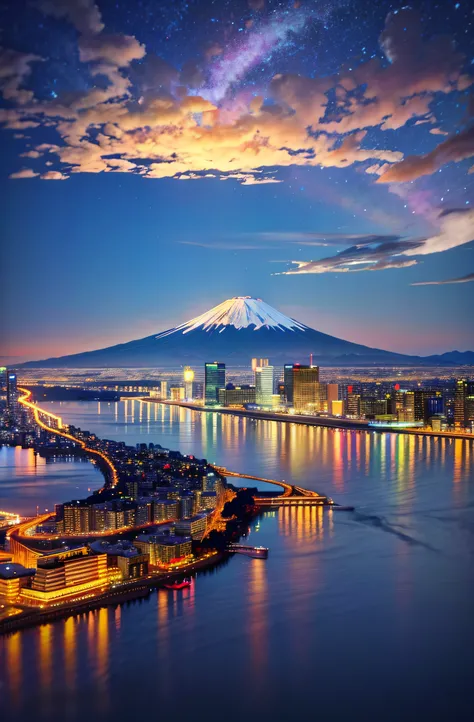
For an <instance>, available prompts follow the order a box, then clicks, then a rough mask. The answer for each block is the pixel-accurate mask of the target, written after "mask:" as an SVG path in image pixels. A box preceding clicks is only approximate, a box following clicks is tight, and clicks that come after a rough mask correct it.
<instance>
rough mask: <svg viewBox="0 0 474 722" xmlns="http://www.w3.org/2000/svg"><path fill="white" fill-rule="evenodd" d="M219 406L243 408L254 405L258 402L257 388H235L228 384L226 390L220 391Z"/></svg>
mask: <svg viewBox="0 0 474 722" xmlns="http://www.w3.org/2000/svg"><path fill="white" fill-rule="evenodd" d="M218 399H219V404H221V405H222V406H243V405H244V404H254V403H255V400H256V392H255V386H247V385H243V386H234V385H233V384H227V386H226V387H225V389H219V391H218Z"/></svg>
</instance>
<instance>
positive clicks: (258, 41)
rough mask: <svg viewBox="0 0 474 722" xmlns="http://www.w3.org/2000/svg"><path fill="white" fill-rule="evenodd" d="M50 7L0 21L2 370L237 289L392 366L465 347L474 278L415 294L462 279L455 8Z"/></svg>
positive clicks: (464, 248) (465, 264) (131, 330)
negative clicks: (378, 351) (391, 358)
mask: <svg viewBox="0 0 474 722" xmlns="http://www.w3.org/2000/svg"><path fill="white" fill-rule="evenodd" d="M257 4H258V3H257ZM53 5H54V6H55V11H54V13H55V14H54V16H51V14H50V13H46V14H45V12H40V11H39V10H38V9H37V8H33V9H31V6H30V5H29V4H27V3H25V7H24V8H23V7H22V3H18V6H15V9H11V8H10V10H9V12H10V15H8V14H7V11H3V17H2V16H0V17H2V20H3V23H4V25H5V27H6V28H7V29H8V31H6V32H5V33H4V34H3V36H2V39H3V46H4V50H3V59H2V51H0V89H2V91H3V97H4V100H3V103H2V106H1V109H0V120H2V121H3V130H1V131H0V152H2V158H3V159H4V162H3V164H2V166H3V170H2V176H1V178H0V183H1V193H2V198H3V199H4V201H5V209H6V211H5V213H4V217H3V224H2V225H3V228H2V239H3V242H4V245H5V249H6V252H5V253H4V255H3V258H4V263H2V269H1V282H2V288H3V291H2V296H3V297H2V305H3V308H4V309H5V311H6V312H5V313H4V314H2V316H3V318H2V336H3V339H4V344H3V343H2V351H4V354H5V355H6V356H9V357H13V358H16V359H18V360H20V359H26V358H40V357H44V356H51V355H60V354H63V353H72V352H76V351H81V350H89V349H94V348H98V347H101V346H106V345H111V344H113V343H117V342H121V341H127V340H131V339H132V338H139V337H141V336H146V335H150V334H152V333H154V332H158V331H160V330H164V329H165V328H168V327H170V326H173V325H175V324H177V323H179V322H181V321H184V320H186V319H187V318H189V317H191V316H194V315H197V314H198V313H201V312H203V311H205V310H206V309H207V308H209V307H210V306H212V305H215V304H217V303H219V302H221V301H222V300H224V299H225V298H228V297H230V296H234V295H252V296H258V297H261V298H263V299H264V300H265V301H267V302H268V303H270V304H271V305H273V306H275V307H277V308H279V309H280V310H282V311H284V312H285V313H287V314H289V315H291V316H294V317H296V318H297V319H298V320H300V321H303V322H305V323H307V324H309V325H311V326H313V327H315V328H317V329H318V330H321V331H324V332H326V333H330V334H332V335H335V336H340V337H343V338H346V339H348V340H351V341H357V342H359V343H364V344H368V345H371V346H378V347H382V348H386V349H389V350H394V351H400V352H408V353H421V354H424V353H426V354H428V353H435V352H443V351H447V350H451V349H454V348H457V349H459V350H467V349H469V348H471V349H472V348H473V347H474V343H473V339H474V322H473V314H472V311H471V306H472V299H473V289H474V284H473V283H469V282H465V283H458V282H453V283H444V284H443V285H426V286H413V285H411V284H413V283H420V282H425V281H446V280H449V281H456V280H458V279H461V278H463V277H464V276H466V274H469V273H472V271H474V260H473V250H474V244H473V243H472V238H474V218H473V216H472V214H471V210H470V209H471V204H472V203H473V201H474V198H473V179H474V175H472V174H469V169H470V167H471V166H472V155H473V153H474V143H473V141H472V137H471V136H472V133H471V128H472V125H471V115H470V113H471V111H472V108H471V109H470V107H469V92H470V88H471V85H470V83H471V82H472V78H471V74H470V71H471V67H472V66H471V65H470V61H469V57H468V54H467V50H468V48H469V37H467V38H466V32H465V30H466V29H467V30H468V31H470V29H471V25H469V22H470V19H469V22H468V20H467V18H470V17H471V16H469V13H468V8H467V6H466V8H464V7H460V8H458V10H454V9H453V8H450V9H449V11H447V10H446V9H444V8H442V9H438V10H436V9H434V10H432V11H431V12H428V10H427V7H428V6H427V5H426V4H425V5H423V4H422V3H418V4H417V9H418V11H419V12H418V16H416V15H414V14H412V13H414V12H415V11H410V13H409V14H407V15H406V16H404V20H403V22H402V23H401V25H400V21H399V16H398V14H396V15H395V16H394V15H392V16H389V19H387V15H388V14H389V13H390V12H392V13H393V11H394V10H395V9H396V6H395V5H393V4H392V3H381V4H380V7H379V6H378V7H377V8H376V9H371V7H370V6H371V4H369V3H362V2H359V3H353V4H352V5H351V7H350V8H348V6H347V5H345V4H344V3H339V4H335V5H334V7H333V8H332V9H331V10H330V11H328V12H327V13H325V14H324V16H322V15H321V11H320V9H319V10H318V7H319V8H320V4H319V5H317V4H316V3H311V2H308V3H306V7H305V9H304V12H305V15H304V16H301V15H298V14H297V13H298V12H299V10H298V9H295V8H294V6H293V4H292V3H288V4H286V3H281V2H280V3H271V2H268V3H262V4H261V7H259V8H258V9H255V8H254V7H249V4H248V3H247V2H242V3H234V4H233V5H232V7H231V6H230V4H229V3H223V4H220V5H219V15H218V17H215V10H216V6H215V4H213V3H211V2H197V1H196V2H194V3H188V4H181V3H176V4H174V5H173V8H174V10H173V8H171V9H170V8H169V7H168V9H167V8H165V6H164V4H162V3H159V2H156V3H145V4H141V5H140V6H137V7H135V5H134V6H133V8H132V6H131V5H128V4H126V3H118V4H116V12H115V13H113V12H112V9H113V8H112V5H111V4H110V3H108V2H99V3H98V4H95V3H93V2H92V1H91V2H90V3H88V4H87V3H86V6H85V8H86V11H87V12H88V13H89V14H88V15H87V13H86V15H85V16H84V14H83V15H80V16H78V15H77V13H76V14H75V15H74V16H72V15H71V12H70V8H71V6H74V3H72V5H71V4H69V6H68V7H69V10H68V12H69V15H67V14H65V13H66V11H65V10H64V2H63V1H62V0H55V3H53ZM81 8H82V9H81V10H80V11H81V12H82V13H84V6H81ZM145 12H146V13H147V14H148V15H147V17H149V18H152V20H151V21H148V22H147V23H146V24H144V23H143V19H144V13H145ZM350 13H352V17H359V19H360V22H359V23H356V24H355V25H354V23H353V24H352V25H351V24H350V23H348V22H347V19H348V16H349V14H350ZM357 14H358V15H357ZM390 17H391V19H390ZM213 18H214V21H213ZM99 19H100V22H99ZM216 19H218V22H216ZM153 24H154V25H153ZM101 25H104V26H105V28H101ZM404 25H405V26H406V27H403V26H404ZM150 26H151V27H154V28H155V33H154V34H152V33H151V32H150ZM412 26H413V27H412ZM99 28H101V29H99ZM384 28H385V30H384ZM413 28H414V29H413ZM416 28H418V30H419V29H420V28H421V29H422V33H421V35H420V36H417V35H416V33H417V32H418V31H417V29H416ZM441 29H442V30H443V31H444V32H446V30H449V31H450V32H451V35H452V39H453V41H455V42H456V43H457V45H456V46H455V51H453V56H452V58H450V61H449V67H446V68H444V67H443V63H442V62H441V61H440V63H439V64H438V62H437V60H436V52H435V51H436V50H437V49H438V50H439V47H441V46H438V43H440V42H441V41H440V40H439V39H438V32H439V30H441ZM405 31H406V32H408V35H409V39H410V43H412V44H413V42H414V40H413V38H415V40H416V42H419V43H420V48H419V52H418V55H417V57H421V58H422V59H423V60H422V62H421V61H419V60H416V59H413V60H412V61H411V60H410V57H408V56H409V53H408V54H407V57H408V61H406V60H404V59H403V58H404V57H405V55H404V53H403V52H402V51H404V50H405V46H404V44H403V43H404V37H403V33H404V32H405ZM106 33H107V34H106ZM131 33H133V35H132V34H131ZM411 33H414V35H412V34H411ZM111 37H112V38H113V39H112V40H111V39H110V38H111ZM124 38H128V40H124ZM262 38H263V39H264V42H263V41H262ZM341 38H342V39H343V40H344V42H343V43H341V42H340V41H341ZM381 38H382V39H381ZM471 39H472V35H471ZM211 42H212V43H214V44H215V45H216V49H212V48H211V49H210V43H211ZM397 43H398V44H397ZM217 46H218V48H217ZM78 47H79V55H78ZM52 48H53V49H52ZM331 49H332V50H333V52H332V53H331ZM362 49H364V51H363V50H362ZM397 49H398V50H397ZM463 51H464V54H463ZM211 52H214V53H216V54H215V55H212V56H210V55H209V53H211ZM397 52H398V56H397ZM152 54H153V57H154V58H155V56H156V57H159V58H161V59H162V60H163V61H166V64H167V65H166V68H165V70H166V72H165V71H164V69H163V65H162V62H161V60H160V61H159V62H158V61H156V60H154V61H153V63H150V62H149V60H150V56H151V55H152ZM367 54H369V57H367ZM438 54H439V53H438ZM31 56H34V57H35V58H41V60H34V59H32V57H31ZM209 58H210V59H209ZM344 62H345V65H344V66H343V64H344ZM408 62H413V63H414V69H413V73H410V68H409V67H408V66H407V63H408ZM147 63H148V64H147ZM404 63H405V65H404ZM416 63H418V65H416ZM190 64H191V65H192V67H190ZM348 64H349V66H350V68H351V70H350V72H349V71H348V70H347V67H348ZM374 64H376V65H374ZM99 66H100V72H99ZM236 67H237V68H238V72H236V71H235V68H236ZM343 67H344V68H345V69H342V68H343ZM25 68H27V70H26V71H25ZM2 69H3V70H2ZM338 69H339V70H338ZM134 73H135V74H134ZM140 73H141V74H140ZM296 73H298V75H296ZM410 77H411V78H413V81H411V80H410V82H412V87H411V88H410V89H409V91H407V93H408V95H409V97H410V99H411V101H410V102H412V103H413V111H411V110H410V113H409V114H408V113H407V112H406V105H405V104H406V101H405V100H401V99H400V93H401V92H402V91H401V90H400V87H403V86H402V85H401V83H402V82H406V81H405V80H404V78H410ZM2 78H3V84H2V82H1V81H2ZM150 78H151V79H152V80H153V82H151V81H150ZM169 78H171V80H169ZM446 78H449V83H448V85H446V83H447V82H448V81H447V80H446ZM338 79H339V80H338ZM338 82H339V83H340V84H341V85H342V86H344V87H345V90H344V91H343V92H344V93H345V94H346V95H345V96H344V98H343V99H342V100H341V99H340V98H339V99H337V98H336V96H335V95H334V93H335V92H336V93H339V94H340V91H337V87H338ZM388 83H391V84H392V87H393V88H394V90H393V97H392V95H390V94H388V95H387V93H386V92H385V89H384V88H385V86H386V85H387V84H388ZM351 84H352V86H351ZM397 84H398V85H397ZM349 86H351V87H352V88H353V90H350V91H348V88H349ZM183 88H184V90H183ZM397 88H398V89H397ZM27 90H29V91H31V96H25V94H24V93H25V91H27ZM104 91H105V92H106V93H107V98H105V99H104V97H100V98H99V99H97V98H98V96H97V93H98V92H99V93H103V92H104ZM93 94H94V95H93ZM364 94H365V96H364ZM377 94H378V95H377ZM255 99H257V100H255ZM392 100H393V102H392ZM52 103H53V104H54V103H56V105H51V104H52ZM331 103H332V105H331ZM59 104H60V106H59ZM55 108H57V110H55ZM186 108H188V110H186ZM377 112H378V113H379V115H380V117H377ZM85 113H89V115H90V118H91V120H90V124H89V125H88V124H87V123H86V124H85V125H84V115H85ZM367 113H369V114H370V116H371V117H370V118H368V116H367ZM160 114H161V115H160ZM318 114H319V121H318V122H316V120H317V117H318ZM407 115H408V117H406V116H407ZM59 116H61V117H59ZM373 116H375V117H373ZM88 117H89V116H88ZM137 118H138V119H139V120H137ZM140 118H143V119H142V120H140ZM157 118H160V119H159V120H157ZM260 118H261V120H259V119H260ZM308 119H309V120H308ZM310 121H311V123H312V125H311V128H312V130H311V129H310V130H308V129H307V128H306V129H305V124H307V123H308V122H310ZM260 123H261V125H260ZM153 124H155V126H154V125H153ZM391 126H393V127H391ZM158 127H159V129H158ZM249 128H251V129H252V131H251V133H252V134H253V135H251V134H249V133H250V131H249ZM433 131H434V132H433ZM223 136H225V140H224V141H223V140H222V138H223ZM305 136H306V137H305ZM236 138H237V141H236V140H235V139H236ZM303 141H304V143H303ZM175 143H176V145H175ZM221 143H222V146H221V145H220V144H221ZM45 144H47V146H52V148H51V147H46V146H45ZM288 144H291V145H288ZM151 146H153V151H152V152H151V153H150V150H149V149H150V148H151ZM158 149H159V150H158ZM471 151H472V152H471ZM165 153H167V154H168V155H167V156H166V157H165ZM25 154H26V155H25ZM249 154H251V159H250V161H249ZM252 154H253V155H252ZM409 156H413V157H414V158H413V159H411V160H410V159H409ZM407 158H408V160H407ZM117 161H119V162H120V163H121V165H113V163H114V162H117ZM384 175H385V176H386V178H389V180H388V181H386V180H384V178H383V176H384ZM28 176H31V177H28ZM208 176H211V177H208ZM262 181H265V182H262ZM471 229H472V236H471ZM369 237H370V238H369ZM341 254H348V255H346V256H344V255H342V256H341ZM346 257H347V258H348V261H347V262H344V263H341V258H342V259H344V258H346ZM354 259H356V261H354ZM292 262H296V263H292ZM375 268H376V269H378V270H372V269H375ZM288 272H290V275H287V273H288Z"/></svg>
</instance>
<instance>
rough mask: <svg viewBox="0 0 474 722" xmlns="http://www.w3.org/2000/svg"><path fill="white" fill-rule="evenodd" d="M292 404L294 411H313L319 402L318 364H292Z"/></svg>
mask: <svg viewBox="0 0 474 722" xmlns="http://www.w3.org/2000/svg"><path fill="white" fill-rule="evenodd" d="M292 374H293V406H294V408H295V410H296V412H302V411H314V410H315V408H316V405H317V403H318V402H319V394H320V388H319V366H303V365H301V364H294V365H293V369H292Z"/></svg>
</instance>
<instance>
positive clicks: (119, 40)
mask: <svg viewBox="0 0 474 722" xmlns="http://www.w3.org/2000/svg"><path fill="white" fill-rule="evenodd" d="M145 53H146V50H145V46H144V45H141V44H140V43H139V42H138V40H137V39H136V38H135V37H133V35H103V34H100V35H94V36H92V37H85V38H81V40H80V41H79V58H80V60H81V62H83V63H91V62H95V63H109V64H110V65H115V66H117V68H125V67H127V65H130V63H131V62H132V60H140V59H141V58H143V56H144V55H145Z"/></svg>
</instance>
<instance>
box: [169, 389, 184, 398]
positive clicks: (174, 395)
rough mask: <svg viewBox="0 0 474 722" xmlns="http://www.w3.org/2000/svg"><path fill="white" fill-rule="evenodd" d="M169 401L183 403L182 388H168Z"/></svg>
mask: <svg viewBox="0 0 474 722" xmlns="http://www.w3.org/2000/svg"><path fill="white" fill-rule="evenodd" d="M170 394H171V401H184V399H185V398H186V390H185V388H184V386H172V387H171V388H170Z"/></svg>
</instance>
